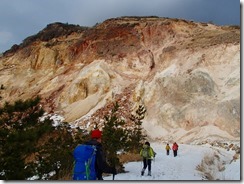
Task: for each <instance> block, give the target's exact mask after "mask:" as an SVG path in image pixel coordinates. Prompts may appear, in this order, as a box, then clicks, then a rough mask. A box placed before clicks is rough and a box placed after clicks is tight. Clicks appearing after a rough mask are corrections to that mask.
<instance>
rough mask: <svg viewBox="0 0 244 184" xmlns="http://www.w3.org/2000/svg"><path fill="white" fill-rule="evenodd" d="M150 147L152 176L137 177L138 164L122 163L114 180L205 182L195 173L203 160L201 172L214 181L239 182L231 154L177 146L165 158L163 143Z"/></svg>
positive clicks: (139, 169)
mask: <svg viewBox="0 0 244 184" xmlns="http://www.w3.org/2000/svg"><path fill="white" fill-rule="evenodd" d="M151 146H152V148H153V149H154V151H155V152H156V153H157V155H156V158H155V161H153V162H152V176H147V170H146V172H145V175H144V176H141V175H140V171H141V169H142V162H130V163H127V164H125V171H126V173H121V174H117V175H116V176H115V180H117V181H118V180H120V181H128V180H147V181H148V180H164V181H172V180H175V181H177V180H181V181H182V180H183V181H184V180H185V181H193V180H194V181H200V180H207V179H206V177H205V176H204V174H203V173H201V172H200V171H197V170H196V168H197V166H198V165H201V162H202V160H205V161H204V164H203V165H204V167H205V169H204V171H205V173H209V175H211V176H212V177H213V179H214V180H240V177H241V175H240V167H241V166H240V159H238V160H237V161H233V162H231V160H232V158H233V156H234V154H235V152H234V151H227V150H225V149H223V148H217V147H212V146H210V145H208V144H206V145H186V144H179V151H178V156H177V157H174V156H173V153H172V151H170V155H169V156H167V155H166V151H165V145H164V144H160V143H151ZM230 163H231V164H230ZM104 180H112V176H107V177H104Z"/></svg>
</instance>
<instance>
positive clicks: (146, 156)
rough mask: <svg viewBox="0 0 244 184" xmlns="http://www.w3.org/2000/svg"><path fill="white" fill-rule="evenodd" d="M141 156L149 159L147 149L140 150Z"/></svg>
mask: <svg viewBox="0 0 244 184" xmlns="http://www.w3.org/2000/svg"><path fill="white" fill-rule="evenodd" d="M141 156H142V157H143V158H149V157H150V156H149V149H148V148H143V149H142V153H141Z"/></svg>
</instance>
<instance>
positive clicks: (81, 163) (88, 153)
mask: <svg viewBox="0 0 244 184" xmlns="http://www.w3.org/2000/svg"><path fill="white" fill-rule="evenodd" d="M73 156H74V159H75V163H74V171H73V180H96V171H95V160H96V146H94V145H85V144H81V145H78V146H77V147H76V148H75V150H74V152H73Z"/></svg>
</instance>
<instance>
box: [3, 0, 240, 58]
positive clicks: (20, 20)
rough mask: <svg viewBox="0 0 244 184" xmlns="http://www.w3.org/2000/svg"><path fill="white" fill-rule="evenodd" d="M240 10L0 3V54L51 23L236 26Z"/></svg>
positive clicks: (113, 0)
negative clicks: (144, 20)
mask: <svg viewBox="0 0 244 184" xmlns="http://www.w3.org/2000/svg"><path fill="white" fill-rule="evenodd" d="M241 2H242V1H241ZM240 10H241V9H240V1H239V0H0V53H1V52H4V51H6V50H8V49H10V48H11V46H12V45H13V44H20V43H21V42H22V41H23V40H24V39H25V38H26V37H28V36H30V35H33V34H36V33H38V32H39V31H41V30H42V29H43V28H45V27H46V25H47V24H50V23H53V22H62V23H69V24H79V25H81V26H93V25H95V24H96V23H101V22H103V21H104V20H106V19H109V18H115V17H120V16H159V17H169V18H182V19H187V20H193V21H197V22H209V21H211V22H213V23H214V24H217V25H240Z"/></svg>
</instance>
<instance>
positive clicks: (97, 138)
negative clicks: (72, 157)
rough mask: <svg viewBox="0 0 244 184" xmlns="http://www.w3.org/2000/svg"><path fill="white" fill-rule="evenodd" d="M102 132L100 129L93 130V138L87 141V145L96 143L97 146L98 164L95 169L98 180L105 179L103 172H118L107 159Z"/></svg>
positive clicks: (114, 173)
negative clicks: (103, 147)
mask: <svg viewBox="0 0 244 184" xmlns="http://www.w3.org/2000/svg"><path fill="white" fill-rule="evenodd" d="M101 142H102V132H101V131H100V130H93V131H92V133H91V140H90V141H88V142H86V143H85V144H87V145H95V146H96V149H97V151H96V164H95V170H96V175H97V179H98V180H103V178H102V174H103V173H111V174H113V175H116V174H117V171H116V169H115V167H110V166H109V165H108V164H107V162H106V160H105V155H104V153H103V149H102V144H101Z"/></svg>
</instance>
